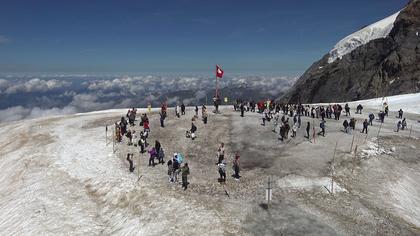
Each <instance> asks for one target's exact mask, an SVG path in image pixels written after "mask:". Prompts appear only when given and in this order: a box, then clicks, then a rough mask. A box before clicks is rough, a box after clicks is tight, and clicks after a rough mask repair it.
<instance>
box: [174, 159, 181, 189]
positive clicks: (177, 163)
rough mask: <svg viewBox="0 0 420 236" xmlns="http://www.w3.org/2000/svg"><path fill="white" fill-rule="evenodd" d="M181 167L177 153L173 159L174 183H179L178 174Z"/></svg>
mask: <svg viewBox="0 0 420 236" xmlns="http://www.w3.org/2000/svg"><path fill="white" fill-rule="evenodd" d="M180 165H181V164H180V163H179V161H178V158H177V153H174V157H173V158H172V182H177V181H178V172H179V167H180Z"/></svg>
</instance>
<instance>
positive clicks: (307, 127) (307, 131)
mask: <svg viewBox="0 0 420 236" xmlns="http://www.w3.org/2000/svg"><path fill="white" fill-rule="evenodd" d="M310 129H311V122H309V121H308V122H307V123H306V137H307V138H308V139H309V138H310V137H309V130H310Z"/></svg>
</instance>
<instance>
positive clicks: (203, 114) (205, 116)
mask: <svg viewBox="0 0 420 236" xmlns="http://www.w3.org/2000/svg"><path fill="white" fill-rule="evenodd" d="M201 116H202V119H203V123H204V124H207V117H208V115H207V111H206V109H203V112H202V115H201Z"/></svg>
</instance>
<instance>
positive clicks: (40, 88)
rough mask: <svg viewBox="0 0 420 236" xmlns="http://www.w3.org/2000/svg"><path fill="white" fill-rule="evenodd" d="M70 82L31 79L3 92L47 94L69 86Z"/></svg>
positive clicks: (11, 86) (19, 82)
mask: <svg viewBox="0 0 420 236" xmlns="http://www.w3.org/2000/svg"><path fill="white" fill-rule="evenodd" d="M70 85H71V82H69V81H65V80H56V79H52V80H42V79H38V78H35V79H31V80H28V81H18V82H16V83H14V84H12V85H10V86H9V87H7V89H6V90H5V91H4V93H6V94H14V93H29V92H47V91H51V90H56V89H60V88H64V87H67V86H70Z"/></svg>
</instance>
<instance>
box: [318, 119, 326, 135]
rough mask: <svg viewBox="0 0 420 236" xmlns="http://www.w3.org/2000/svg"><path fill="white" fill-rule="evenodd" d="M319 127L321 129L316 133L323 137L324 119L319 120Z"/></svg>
mask: <svg viewBox="0 0 420 236" xmlns="http://www.w3.org/2000/svg"><path fill="white" fill-rule="evenodd" d="M319 127H320V128H321V131H319V132H318V135H321V134H322V136H323V137H325V120H321V122H320V123H319Z"/></svg>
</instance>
